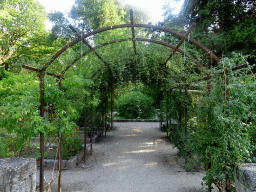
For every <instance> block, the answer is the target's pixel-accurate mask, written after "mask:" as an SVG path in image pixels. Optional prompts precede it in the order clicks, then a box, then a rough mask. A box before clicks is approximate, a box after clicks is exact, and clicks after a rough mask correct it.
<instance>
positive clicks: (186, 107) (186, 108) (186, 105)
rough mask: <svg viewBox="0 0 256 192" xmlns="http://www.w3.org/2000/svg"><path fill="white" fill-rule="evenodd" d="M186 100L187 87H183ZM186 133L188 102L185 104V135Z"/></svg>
mask: <svg viewBox="0 0 256 192" xmlns="http://www.w3.org/2000/svg"><path fill="white" fill-rule="evenodd" d="M185 96H186V100H187V99H188V89H187V87H185ZM187 134H188V103H187V102H186V104H185V136H187Z"/></svg>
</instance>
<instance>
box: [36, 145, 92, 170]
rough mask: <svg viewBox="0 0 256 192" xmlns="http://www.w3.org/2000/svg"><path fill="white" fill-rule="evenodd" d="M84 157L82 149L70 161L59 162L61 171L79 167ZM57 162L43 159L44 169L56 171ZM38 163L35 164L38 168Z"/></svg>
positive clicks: (87, 146)
mask: <svg viewBox="0 0 256 192" xmlns="http://www.w3.org/2000/svg"><path fill="white" fill-rule="evenodd" d="M89 146H90V144H87V145H86V148H89ZM83 157H84V148H82V150H81V152H80V153H78V154H76V155H75V156H73V157H72V158H71V159H69V160H62V161H61V162H62V163H61V166H62V169H73V168H75V167H76V165H79V163H81V162H82V160H83ZM58 163H59V161H58V160H54V159H45V160H44V167H45V168H48V169H53V168H54V170H58ZM54 164H55V167H54ZM39 166H40V165H39V161H38V162H37V167H39Z"/></svg>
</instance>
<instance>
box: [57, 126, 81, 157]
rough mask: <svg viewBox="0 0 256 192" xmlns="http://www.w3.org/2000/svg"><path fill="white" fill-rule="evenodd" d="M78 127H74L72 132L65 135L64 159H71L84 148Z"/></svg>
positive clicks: (63, 143) (63, 142)
mask: <svg viewBox="0 0 256 192" xmlns="http://www.w3.org/2000/svg"><path fill="white" fill-rule="evenodd" d="M77 131H78V130H77V129H75V130H74V129H72V132H71V133H69V134H67V135H63V141H62V150H63V152H62V157H63V159H70V158H71V157H72V156H74V155H76V154H77V153H79V152H80V151H81V149H82V140H81V133H79V132H77Z"/></svg>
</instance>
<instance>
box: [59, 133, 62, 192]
mask: <svg viewBox="0 0 256 192" xmlns="http://www.w3.org/2000/svg"><path fill="white" fill-rule="evenodd" d="M61 146H62V134H61V133H59V178H58V192H61V172H62V157H61V153H62V151H61Z"/></svg>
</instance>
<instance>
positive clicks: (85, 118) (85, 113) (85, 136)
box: [84, 98, 87, 162]
mask: <svg viewBox="0 0 256 192" xmlns="http://www.w3.org/2000/svg"><path fill="white" fill-rule="evenodd" d="M85 100H86V98H85ZM86 127H87V112H86V101H85V105H84V162H85V160H86V138H87V135H86Z"/></svg>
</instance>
